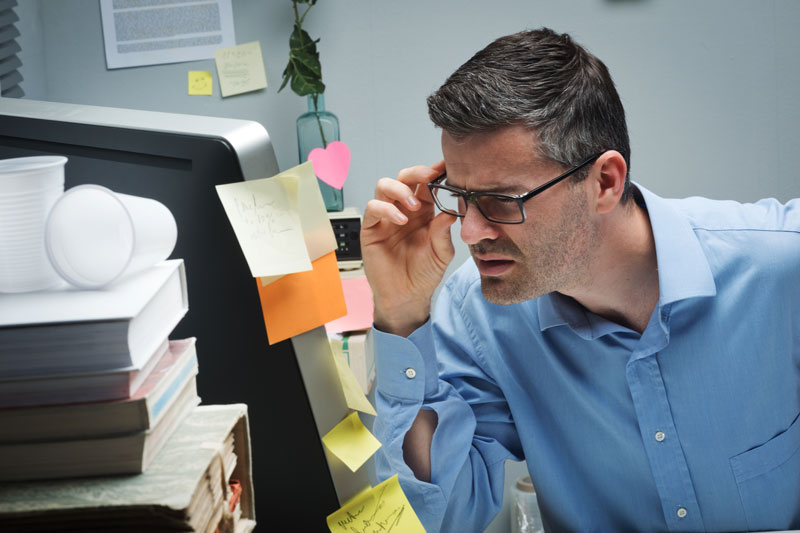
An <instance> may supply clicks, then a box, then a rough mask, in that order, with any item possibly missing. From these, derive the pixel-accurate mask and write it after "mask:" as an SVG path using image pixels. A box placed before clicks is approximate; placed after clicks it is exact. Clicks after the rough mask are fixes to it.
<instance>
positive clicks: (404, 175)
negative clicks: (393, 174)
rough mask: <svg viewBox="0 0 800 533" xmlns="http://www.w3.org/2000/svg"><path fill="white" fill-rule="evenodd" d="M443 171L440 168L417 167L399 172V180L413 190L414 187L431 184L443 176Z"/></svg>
mask: <svg viewBox="0 0 800 533" xmlns="http://www.w3.org/2000/svg"><path fill="white" fill-rule="evenodd" d="M437 165H438V163H437ZM442 171H443V170H442V169H438V168H433V167H426V166H424V165H417V166H415V167H409V168H404V169H403V170H401V171H400V172H398V173H397V180H398V181H400V182H402V183H405V184H406V185H408V186H409V187H411V188H413V186H414V185H419V184H422V183H430V182H431V181H433V180H434V179H435V178H438V177H439V176H441V175H442Z"/></svg>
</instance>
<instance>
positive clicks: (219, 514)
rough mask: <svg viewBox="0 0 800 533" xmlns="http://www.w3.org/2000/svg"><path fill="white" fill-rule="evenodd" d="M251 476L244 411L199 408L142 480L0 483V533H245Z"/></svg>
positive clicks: (251, 522) (249, 526)
mask: <svg viewBox="0 0 800 533" xmlns="http://www.w3.org/2000/svg"><path fill="white" fill-rule="evenodd" d="M251 472H252V467H251V451H250V435H249V426H248V421H247V406H246V405H243V404H234V405H211V406H199V407H196V408H195V409H194V410H193V411H192V413H190V414H189V416H188V417H187V418H186V420H184V422H183V423H182V424H181V425H180V426H179V427H178V429H177V431H175V433H174V434H173V435H172V437H171V438H170V439H169V440H168V441H167V443H166V444H165V445H164V448H163V449H162V450H161V452H160V453H159V454H158V455H157V456H156V458H155V460H154V461H153V463H152V464H151V465H150V467H149V468H148V469H147V471H146V472H145V473H143V474H141V475H138V476H111V477H95V478H82V479H65V480H57V481H49V482H46V483H43V482H17V483H0V531H22V532H25V531H65V530H66V531H104V532H107V531H202V532H207V533H215V532H219V533H245V532H249V531H252V530H253V528H254V527H255V507H254V500H253V483H252V478H251ZM231 480H232V481H231ZM279 521H280V520H279Z"/></svg>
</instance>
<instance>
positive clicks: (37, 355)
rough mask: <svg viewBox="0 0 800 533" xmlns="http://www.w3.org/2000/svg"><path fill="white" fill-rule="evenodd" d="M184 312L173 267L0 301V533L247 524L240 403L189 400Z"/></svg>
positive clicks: (191, 346) (179, 265)
mask: <svg viewBox="0 0 800 533" xmlns="http://www.w3.org/2000/svg"><path fill="white" fill-rule="evenodd" d="M187 311H188V295H187V291H186V274H185V267H184V263H183V261H182V260H180V259H175V260H169V261H164V262H161V263H158V264H156V265H154V266H152V267H149V268H147V269H145V270H143V271H141V272H139V273H135V274H131V275H129V276H126V277H124V278H123V279H120V280H119V281H117V282H114V283H112V284H110V285H108V286H107V287H105V288H104V289H102V290H89V289H77V288H74V287H69V286H66V285H63V286H61V287H59V288H55V289H50V290H40V291H36V292H27V293H14V294H7V295H3V296H2V297H0V347H2V348H0V376H2V378H1V379H0V530H9V529H11V530H14V531H40V530H42V529H45V530H46V529H51V528H58V529H63V528H64V527H67V526H69V527H70V528H73V529H78V530H84V529H92V528H99V529H102V530H104V531H111V530H114V529H115V528H117V529H129V528H131V527H133V528H134V529H140V530H150V529H157V530H160V531H161V530H163V531H170V530H175V531H184V530H186V529H187V528H190V529H192V530H194V531H208V532H214V531H231V532H233V531H250V530H252V529H253V527H254V526H255V521H254V519H255V510H254V500H253V486H252V480H251V473H250V472H251V460H250V436H249V429H248V424H247V407H246V406H245V405H231V406H198V404H199V403H200V398H199V397H198V394H197V383H196V376H197V373H198V362H197V353H196V339H194V338H189V339H182V340H168V336H169V335H170V333H171V332H172V331H173V329H174V328H175V326H177V324H178V323H179V321H180V320H181V319H182V318H183V316H184V315H185V314H186V312H187ZM98 476H103V477H98Z"/></svg>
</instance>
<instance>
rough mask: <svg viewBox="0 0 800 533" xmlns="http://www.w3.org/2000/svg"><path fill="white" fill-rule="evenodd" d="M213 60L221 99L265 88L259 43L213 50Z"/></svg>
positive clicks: (265, 81) (265, 79)
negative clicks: (215, 65)
mask: <svg viewBox="0 0 800 533" xmlns="http://www.w3.org/2000/svg"><path fill="white" fill-rule="evenodd" d="M214 59H215V61H216V64H217V75H218V76H219V89H220V92H221V93H222V96H223V97H225V96H233V95H234V94H240V93H246V92H250V91H256V90H258V89H265V88H266V87H267V74H266V72H264V60H263V58H262V57H261V43H259V42H258V41H253V42H251V43H246V44H240V45H238V46H231V47H230V48H221V49H220V50H214Z"/></svg>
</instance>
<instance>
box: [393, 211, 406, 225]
mask: <svg viewBox="0 0 800 533" xmlns="http://www.w3.org/2000/svg"><path fill="white" fill-rule="evenodd" d="M392 218H393V219H394V221H395V222H399V223H400V224H405V223H406V222H407V221H408V218H406V216H405V215H404V214H403V213H395V214H394V215H393V216H392Z"/></svg>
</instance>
